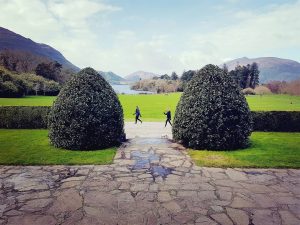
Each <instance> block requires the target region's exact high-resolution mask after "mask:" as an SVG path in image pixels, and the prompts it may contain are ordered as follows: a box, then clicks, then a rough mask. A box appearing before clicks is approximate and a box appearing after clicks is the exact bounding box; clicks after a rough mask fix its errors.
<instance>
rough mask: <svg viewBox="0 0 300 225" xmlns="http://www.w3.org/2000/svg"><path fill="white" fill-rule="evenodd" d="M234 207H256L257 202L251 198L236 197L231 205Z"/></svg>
mask: <svg viewBox="0 0 300 225" xmlns="http://www.w3.org/2000/svg"><path fill="white" fill-rule="evenodd" d="M230 206H231V207H232V208H252V207H255V204H254V202H253V201H252V200H250V199H244V198H241V197H234V199H233V202H232V204H231V205H230Z"/></svg>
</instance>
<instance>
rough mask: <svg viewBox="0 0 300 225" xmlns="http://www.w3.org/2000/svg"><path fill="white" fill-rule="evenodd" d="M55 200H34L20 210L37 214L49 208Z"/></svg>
mask: <svg viewBox="0 0 300 225" xmlns="http://www.w3.org/2000/svg"><path fill="white" fill-rule="evenodd" d="M52 201H53V200H52V199H50V198H47V199H34V200H30V201H27V202H26V203H25V205H24V206H22V207H21V208H20V210H22V211H27V212H37V211H41V210H43V208H45V207H47V206H48V205H49V204H50V203H51V202H52Z"/></svg>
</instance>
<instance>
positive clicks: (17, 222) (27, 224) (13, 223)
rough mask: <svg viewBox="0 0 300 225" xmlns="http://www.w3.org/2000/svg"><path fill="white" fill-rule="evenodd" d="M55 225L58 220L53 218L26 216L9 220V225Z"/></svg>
mask: <svg viewBox="0 0 300 225" xmlns="http://www.w3.org/2000/svg"><path fill="white" fill-rule="evenodd" d="M21 224H22V225H46V224H47V225H55V224H56V220H55V219H54V218H53V217H52V216H48V215H47V216H43V215H30V214H29V215H26V216H15V217H10V218H9V219H8V223H7V225H21Z"/></svg>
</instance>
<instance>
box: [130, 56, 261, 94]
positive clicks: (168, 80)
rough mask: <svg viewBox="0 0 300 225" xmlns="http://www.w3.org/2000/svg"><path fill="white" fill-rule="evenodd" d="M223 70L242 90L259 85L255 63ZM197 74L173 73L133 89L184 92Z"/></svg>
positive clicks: (154, 78)
mask: <svg viewBox="0 0 300 225" xmlns="http://www.w3.org/2000/svg"><path fill="white" fill-rule="evenodd" d="M223 70H224V71H225V73H226V74H228V75H230V76H232V77H233V79H234V80H235V82H236V83H237V84H238V85H239V86H240V88H241V89H245V88H255V87H256V86H258V84H259V69H258V65H257V63H255V62H254V63H252V64H251V65H250V64H248V65H246V66H240V65H237V66H236V67H235V69H234V70H232V71H228V68H227V66H226V65H225V64H224V66H223ZM196 73H197V70H188V71H184V72H183V73H182V75H181V76H178V75H177V74H176V72H172V73H171V75H168V74H163V75H161V76H155V77H153V78H152V79H146V80H140V81H138V82H136V83H135V84H133V85H132V86H131V88H132V89H134V90H143V91H152V92H156V93H162V92H178V91H179V92H181V91H184V89H185V87H186V85H187V83H188V82H189V81H190V80H191V79H192V78H193V76H194V75H195V74H196Z"/></svg>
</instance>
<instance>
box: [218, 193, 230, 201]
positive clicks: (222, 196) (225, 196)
mask: <svg viewBox="0 0 300 225" xmlns="http://www.w3.org/2000/svg"><path fill="white" fill-rule="evenodd" d="M217 193H218V195H219V197H220V199H221V200H225V201H230V200H231V198H232V193H231V192H229V191H217Z"/></svg>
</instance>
